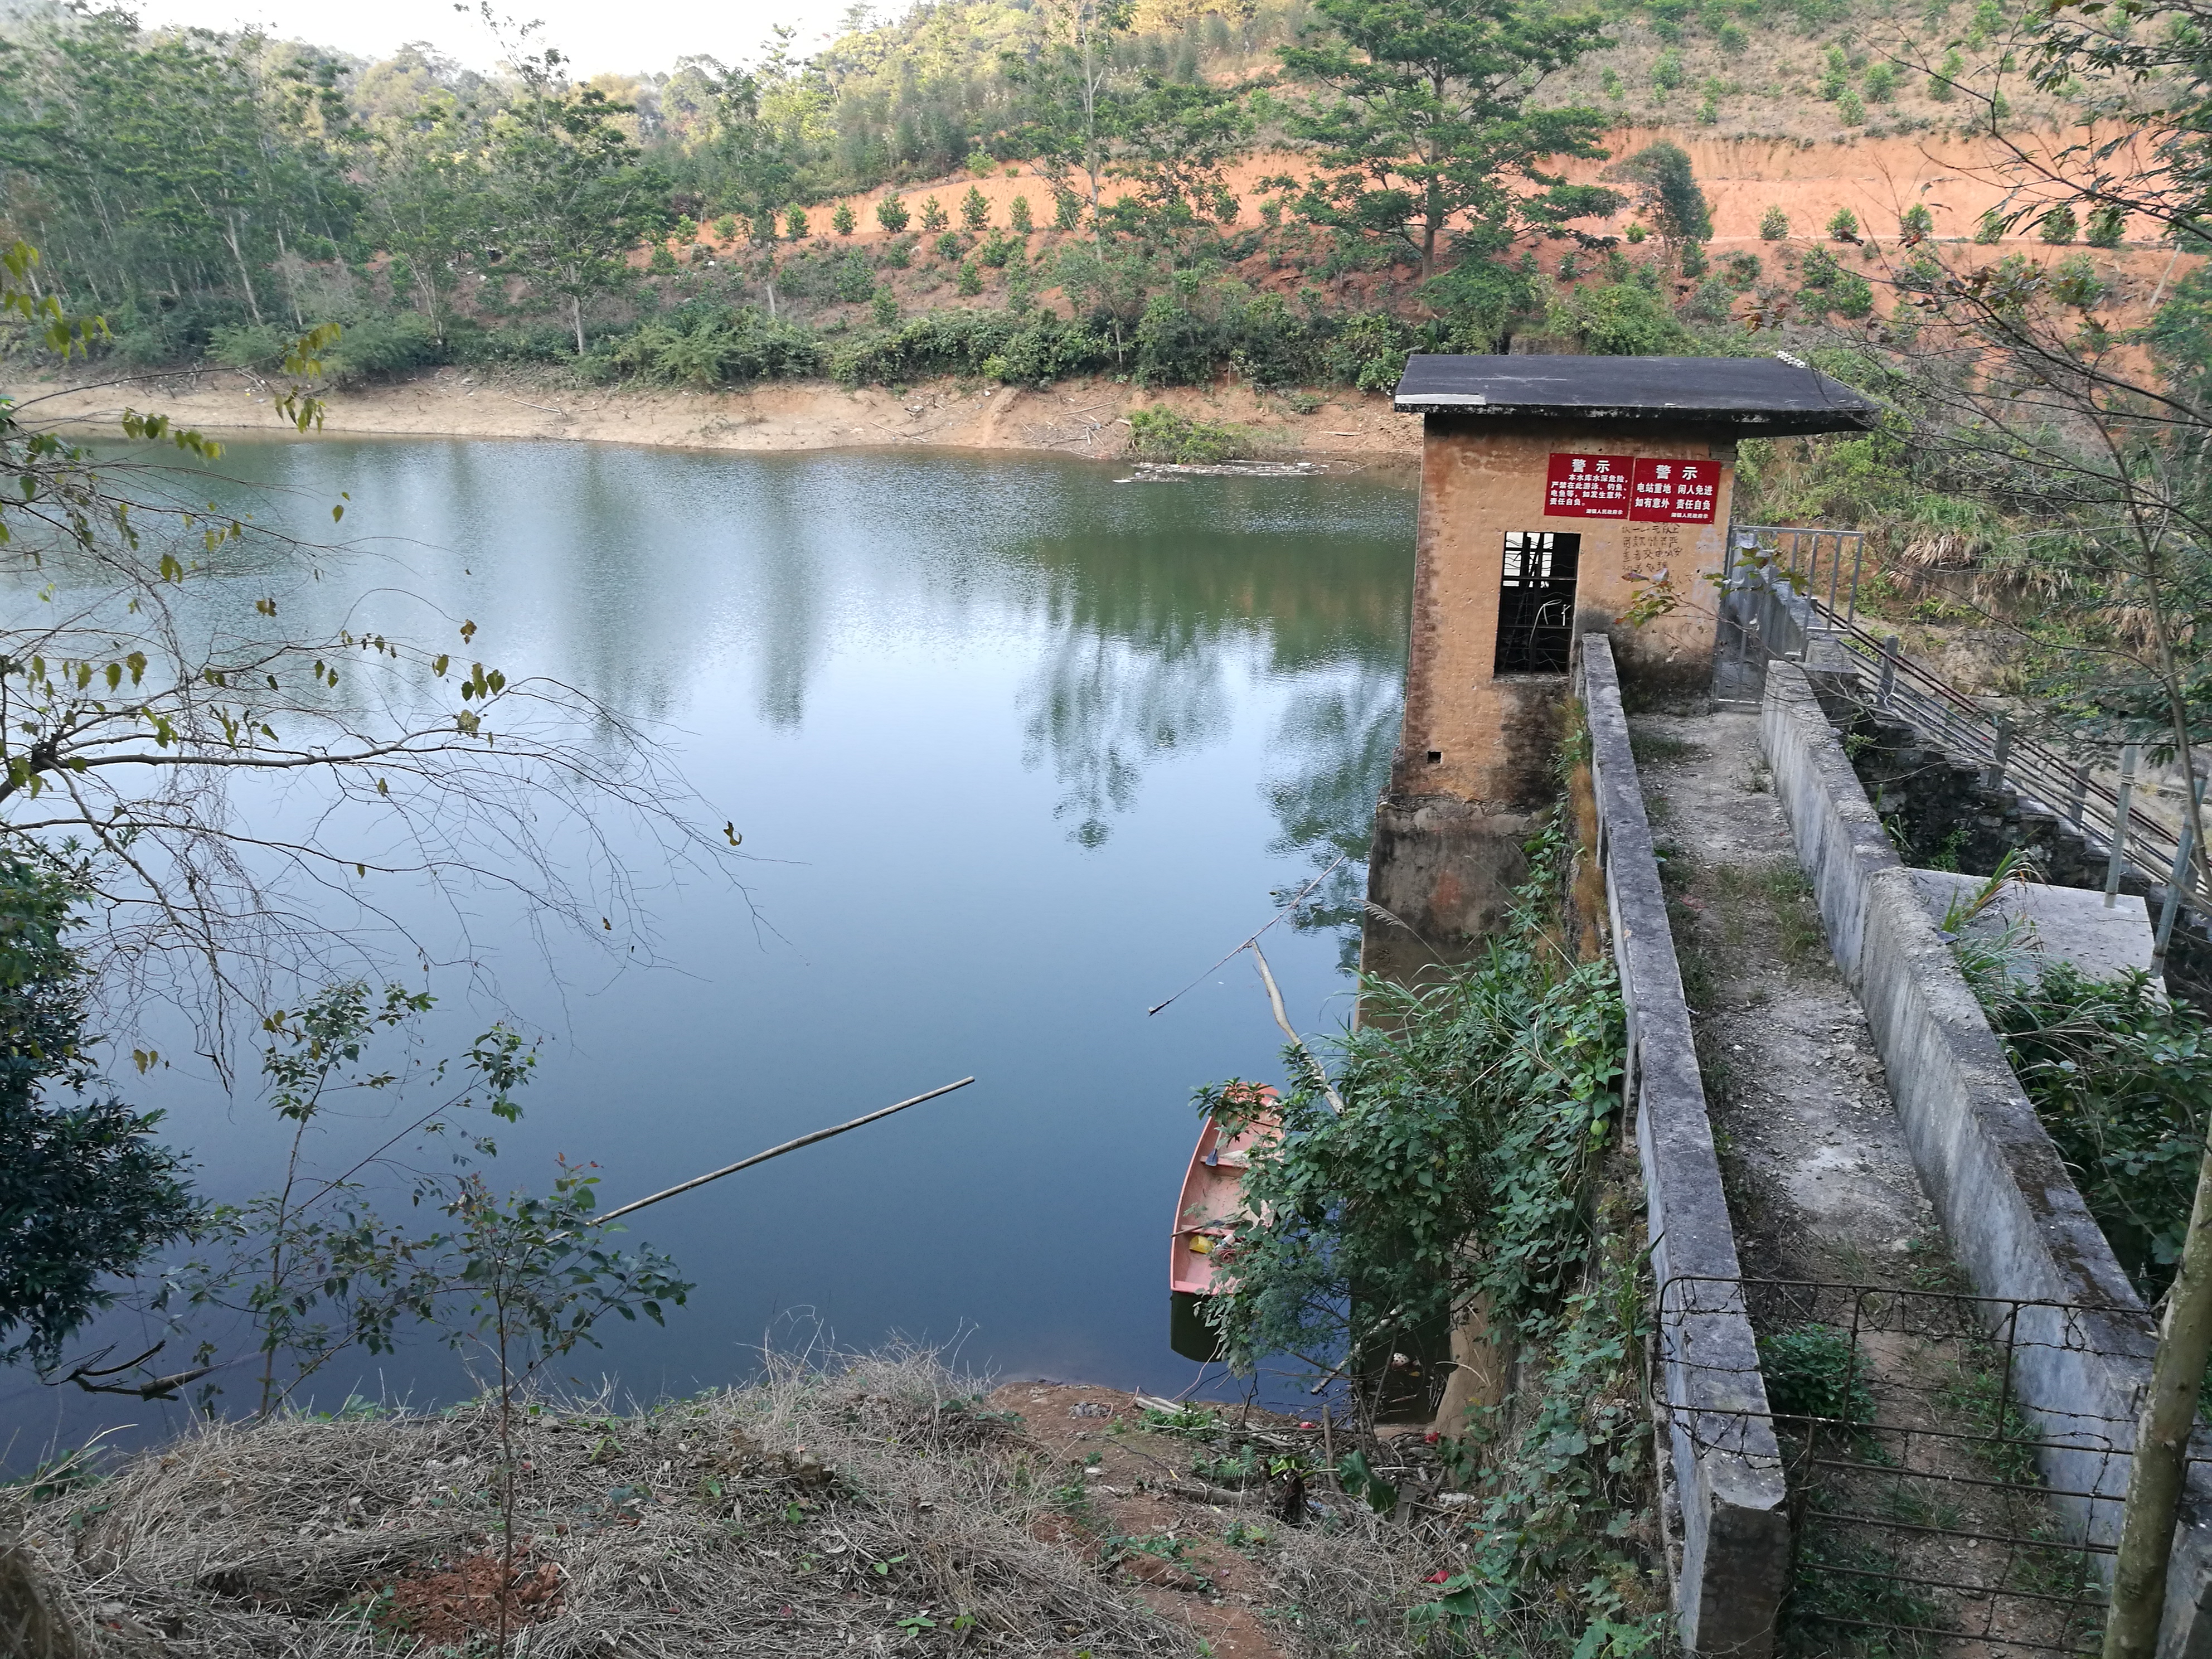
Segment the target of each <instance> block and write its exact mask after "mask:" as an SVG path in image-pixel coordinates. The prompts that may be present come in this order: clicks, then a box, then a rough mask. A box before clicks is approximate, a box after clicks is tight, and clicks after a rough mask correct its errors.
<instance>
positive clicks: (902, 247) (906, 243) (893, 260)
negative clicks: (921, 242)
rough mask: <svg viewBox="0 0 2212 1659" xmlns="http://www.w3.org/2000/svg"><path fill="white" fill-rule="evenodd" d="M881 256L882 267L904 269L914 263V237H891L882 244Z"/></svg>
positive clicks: (885, 268)
mask: <svg viewBox="0 0 2212 1659" xmlns="http://www.w3.org/2000/svg"><path fill="white" fill-rule="evenodd" d="M882 258H883V262H884V270H906V269H907V267H908V266H909V265H911V264H913V263H914V238H913V237H911V236H894V237H892V238H891V239H890V241H888V242H885V243H884V251H883V254H882Z"/></svg>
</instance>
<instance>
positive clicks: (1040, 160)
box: [1002, 0, 1131, 236]
mask: <svg viewBox="0 0 2212 1659" xmlns="http://www.w3.org/2000/svg"><path fill="white" fill-rule="evenodd" d="M1130 9H1131V0H1049V3H1047V4H1045V5H1042V6H1040V7H1039V8H1038V12H1037V15H1038V17H1039V19H1040V21H1041V22H1042V29H1043V40H1042V45H1041V46H1040V47H1039V48H1038V49H1036V51H1034V52H1007V53H1006V54H1004V57H1003V58H1002V68H1003V70H1004V72H1005V74H1006V78H1007V79H1008V80H1009V81H1010V82H1012V83H1013V84H1014V86H1015V87H1016V88H1018V89H1019V91H1020V93H1021V96H1022V109H1021V115H1020V117H1019V118H1018V122H1017V124H1016V125H1015V127H1014V129H1013V133H1012V136H1013V137H1014V138H1015V141H1016V143H1018V145H1019V147H1020V148H1021V149H1024V150H1025V151H1027V152H1028V153H1029V155H1030V156H1031V157H1032V158H1033V161H1034V165H1035V166H1036V168H1037V170H1038V172H1040V173H1042V174H1043V175H1044V177H1045V178H1046V179H1048V180H1049V181H1050V182H1051V184H1052V185H1053V186H1054V190H1055V191H1067V190H1070V189H1071V185H1070V183H1069V181H1070V179H1072V178H1073V176H1074V175H1075V174H1076V173H1081V174H1082V177H1083V185H1082V189H1081V192H1080V193H1081V194H1082V196H1083V197H1084V198H1085V201H1086V202H1087V203H1088V204H1089V206H1090V209H1091V225H1092V227H1093V234H1094V236H1095V235H1096V234H1097V224H1098V210H1099V200H1098V195H1099V185H1100V181H1101V180H1102V179H1103V178H1104V177H1105V175H1106V165H1107V159H1108V155H1109V143H1110V141H1111V137H1112V135H1113V132H1114V131H1115V128H1116V126H1117V125H1119V123H1118V120H1117V112H1116V109H1115V105H1116V103H1117V102H1118V100H1117V99H1116V98H1115V91H1114V86H1113V82H1114V52H1113V44H1114V37H1115V35H1116V34H1117V33H1121V32H1122V31H1124V30H1126V29H1127V27H1128V26H1129V13H1130Z"/></svg>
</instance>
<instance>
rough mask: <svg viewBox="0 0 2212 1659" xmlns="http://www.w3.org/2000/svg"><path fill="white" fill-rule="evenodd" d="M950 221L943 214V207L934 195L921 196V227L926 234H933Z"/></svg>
mask: <svg viewBox="0 0 2212 1659" xmlns="http://www.w3.org/2000/svg"><path fill="white" fill-rule="evenodd" d="M951 222H952V221H951V220H950V219H948V218H946V217H945V209H944V207H943V206H942V205H941V204H939V202H938V199H937V198H936V197H934V196H925V197H922V198H921V228H922V232H923V234H926V235H930V236H934V235H936V234H937V233H938V232H939V231H940V230H943V229H944V228H945V227H946V226H947V225H949V224H951Z"/></svg>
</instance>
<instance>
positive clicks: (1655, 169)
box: [1605, 139, 1713, 258]
mask: <svg viewBox="0 0 2212 1659" xmlns="http://www.w3.org/2000/svg"><path fill="white" fill-rule="evenodd" d="M1605 176H1606V177H1607V178H1608V179H1618V180H1620V181H1621V182H1623V183H1625V184H1632V185H1635V186H1636V205H1637V207H1638V210H1640V211H1641V212H1642V213H1643V214H1644V216H1645V217H1647V218H1649V219H1650V221H1651V225H1652V228H1653V229H1655V230H1656V231H1657V232H1658V233H1659V236H1660V240H1662V241H1664V242H1665V243H1666V244H1667V247H1668V252H1670V253H1672V254H1673V255H1674V257H1675V258H1680V257H1681V252H1682V249H1683V248H1684V247H1686V246H1688V245H1689V244H1690V243H1692V242H1703V241H1705V240H1710V239H1711V236H1712V234H1713V216H1712V211H1711V208H1709V207H1708V206H1707V204H1706V202H1705V191H1702V190H1700V189H1699V188H1698V177H1697V174H1696V173H1695V172H1694V171H1693V170H1692V167H1691V165H1690V154H1689V152H1688V151H1687V150H1686V149H1683V148H1682V147H1681V146H1680V144H1670V143H1668V142H1667V141H1666V140H1664V139H1662V140H1660V141H1659V143H1656V144H1646V145H1645V146H1644V148H1643V149H1639V150H1638V151H1637V152H1636V154H1635V155H1632V156H1630V157H1629V158H1628V159H1627V160H1626V161H1616V162H1614V163H1613V166H1611V167H1607V169H1606V170H1605Z"/></svg>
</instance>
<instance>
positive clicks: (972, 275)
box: [952, 259, 983, 299]
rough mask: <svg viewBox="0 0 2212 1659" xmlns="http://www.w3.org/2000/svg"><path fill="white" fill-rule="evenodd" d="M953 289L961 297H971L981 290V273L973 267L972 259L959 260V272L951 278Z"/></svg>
mask: <svg viewBox="0 0 2212 1659" xmlns="http://www.w3.org/2000/svg"><path fill="white" fill-rule="evenodd" d="M952 288H953V291H954V292H955V293H957V294H958V295H962V296H963V298H968V299H972V298H974V297H975V295H978V294H981V292H982V291H983V273H982V272H981V270H977V269H976V268H975V261H974V260H973V259H963V260H962V261H961V262H960V271H959V274H958V275H957V276H956V277H955V278H954V279H953V283H952Z"/></svg>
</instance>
